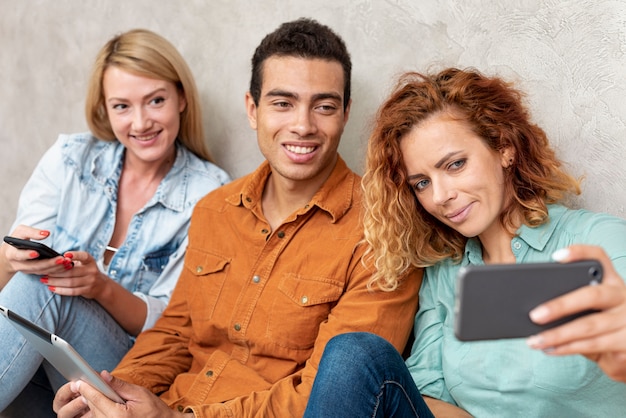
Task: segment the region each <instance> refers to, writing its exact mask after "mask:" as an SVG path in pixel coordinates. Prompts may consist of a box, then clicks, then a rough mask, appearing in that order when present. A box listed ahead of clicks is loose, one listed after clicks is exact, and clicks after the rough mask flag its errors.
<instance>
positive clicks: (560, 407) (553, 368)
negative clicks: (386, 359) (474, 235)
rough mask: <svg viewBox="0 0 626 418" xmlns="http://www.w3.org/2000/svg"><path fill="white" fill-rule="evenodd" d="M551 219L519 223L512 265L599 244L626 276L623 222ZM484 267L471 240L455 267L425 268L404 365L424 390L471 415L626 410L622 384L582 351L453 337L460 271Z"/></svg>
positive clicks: (556, 213)
mask: <svg viewBox="0 0 626 418" xmlns="http://www.w3.org/2000/svg"><path fill="white" fill-rule="evenodd" d="M549 214H550V222H549V223H547V224H545V225H542V226H540V227H538V228H529V227H527V226H522V227H521V228H520V229H519V231H518V235H517V236H516V237H514V238H513V239H512V240H511V249H512V250H513V254H514V255H515V257H516V259H517V262H518V263H530V262H546V261H551V258H550V256H551V254H552V253H553V252H554V251H556V250H558V249H560V248H563V247H566V246H568V245H571V244H575V243H585V244H592V245H599V246H602V247H603V248H604V250H605V251H606V252H607V253H608V255H609V257H611V259H612V260H613V265H614V266H615V268H616V270H617V272H618V273H619V274H620V276H621V277H622V278H626V220H625V219H621V218H617V217H614V216H610V215H607V214H598V213H592V212H589V211H585V210H571V209H567V208H565V207H563V206H558V205H552V206H550V207H549ZM468 264H484V263H483V260H482V252H481V246H480V243H479V242H478V240H477V239H471V240H469V241H468V243H467V245H466V248H465V255H464V257H463V260H462V261H461V263H460V264H456V265H455V264H452V263H451V262H450V261H444V262H441V263H439V264H437V265H435V266H433V267H430V268H427V269H426V271H425V274H424V280H423V283H422V287H421V290H420V308H419V311H418V312H417V315H416V317H415V335H416V340H415V344H414V345H413V349H412V351H411V356H410V357H409V358H408V359H407V361H406V364H407V366H408V367H409V370H410V372H411V375H412V376H413V379H414V380H415V382H416V384H417V387H418V388H419V390H420V392H421V393H422V394H423V395H427V396H431V397H433V398H437V399H441V400H443V401H446V402H449V403H451V404H454V405H458V406H459V407H461V408H463V409H464V410H466V411H468V412H469V413H470V414H472V415H473V416H475V417H480V418H482V417H514V416H524V417H535V418H536V417H568V418H571V417H617V416H624V414H626V384H624V383H618V382H615V381H612V380H610V379H609V378H608V377H607V376H606V375H605V374H604V373H603V372H602V370H601V369H599V368H598V367H597V365H596V364H595V363H594V362H592V361H590V360H588V359H586V358H585V357H583V356H580V355H574V356H560V357H557V356H549V355H546V354H544V353H543V352H542V351H539V350H533V349H530V348H528V347H527V346H526V343H525V340H524V339H508V340H495V341H480V342H461V341H459V340H457V339H456V338H455V336H454V324H453V320H454V318H453V312H454V290H455V289H454V288H455V282H456V274H457V271H458V270H459V268H460V267H461V266H463V265H468Z"/></svg>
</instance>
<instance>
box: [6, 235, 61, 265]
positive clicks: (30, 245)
mask: <svg viewBox="0 0 626 418" xmlns="http://www.w3.org/2000/svg"><path fill="white" fill-rule="evenodd" d="M4 242H6V243H7V244H10V245H12V246H14V247H15V248H17V249H20V250H35V251H37V252H38V253H39V257H37V258H36V259H40V258H54V257H57V256H60V255H61V254H59V253H58V252H56V251H54V250H53V249H52V248H50V247H48V246H47V245H45V244H42V243H41V242H37V241H30V240H27V239H21V238H15V237H10V236H8V235H7V236H5V237H4ZM36 259H35V260H36Z"/></svg>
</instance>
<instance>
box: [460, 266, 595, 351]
mask: <svg viewBox="0 0 626 418" xmlns="http://www.w3.org/2000/svg"><path fill="white" fill-rule="evenodd" d="M601 280H602V266H601V265H600V263H599V262H598V261H596V260H585V261H577V262H573V263H526V264H497V265H495V264H491V265H481V266H472V265H470V266H465V267H462V268H461V270H460V271H459V274H458V276H457V287H456V295H455V308H454V309H455V318H454V332H455V335H456V337H457V338H458V339H459V340H461V341H475V340H491V339H500V338H522V337H524V338H525V337H529V336H531V335H534V334H536V333H538V332H540V331H543V330H545V329H548V328H553V327H555V326H557V325H560V324H563V323H565V322H568V321H571V320H572V319H575V318H578V317H580V316H582V315H585V314H588V313H591V312H592V311H584V312H579V313H577V314H574V315H571V316H568V317H566V318H562V319H559V320H557V321H554V322H550V323H548V324H544V325H539V324H535V323H534V322H532V321H531V319H530V317H529V316H528V314H529V312H530V311H531V310H532V309H533V308H535V307H537V306H538V305H540V304H541V303H544V302H547V301H548V300H550V299H553V298H555V297H557V296H561V295H563V294H565V293H568V292H571V291H572V290H575V289H577V288H579V287H581V286H590V285H591V286H592V285H596V284H598V283H600V281H601Z"/></svg>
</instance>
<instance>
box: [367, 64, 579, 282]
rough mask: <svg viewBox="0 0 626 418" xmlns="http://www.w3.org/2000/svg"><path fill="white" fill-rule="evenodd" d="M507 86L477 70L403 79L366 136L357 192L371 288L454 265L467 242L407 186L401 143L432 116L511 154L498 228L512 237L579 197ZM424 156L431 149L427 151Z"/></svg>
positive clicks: (540, 132) (573, 181) (409, 75)
mask: <svg viewBox="0 0 626 418" xmlns="http://www.w3.org/2000/svg"><path fill="white" fill-rule="evenodd" d="M522 98H523V95H522V93H521V92H520V91H518V90H516V89H514V88H513V87H512V85H511V84H509V83H507V82H505V81H503V80H501V79H499V78H496V77H486V76H484V75H482V74H480V73H479V72H478V71H475V70H472V69H468V70H459V69H456V68H448V69H445V70H443V71H441V72H439V73H435V74H429V75H424V74H419V73H413V72H409V73H405V74H404V75H403V76H401V77H400V80H399V82H398V84H397V85H396V87H395V89H394V91H393V92H392V93H391V95H390V96H389V98H388V99H387V100H386V101H385V102H384V103H383V104H382V106H381V107H380V109H379V110H378V113H377V115H376V119H375V122H374V128H373V131H372V133H371V135H370V138H369V142H368V149H367V156H366V168H365V173H364V175H363V181H362V186H363V190H364V201H365V219H364V225H365V239H366V241H367V242H368V244H369V249H368V254H367V259H366V260H367V261H369V262H372V263H373V265H374V266H375V268H376V273H375V274H374V275H373V277H372V279H371V282H370V285H372V284H374V283H376V284H378V286H379V287H381V288H383V289H387V290H393V289H395V288H396V287H397V286H398V283H399V280H400V279H401V277H402V276H403V274H405V273H406V272H407V271H408V269H410V268H413V267H427V266H431V265H433V264H435V263H437V262H439V261H441V260H443V259H446V258H452V259H453V260H455V261H459V260H460V259H461V258H462V256H463V251H464V249H465V244H466V242H467V238H466V237H464V236H463V235H461V234H460V233H458V232H457V231H455V230H454V229H452V228H450V227H448V226H446V225H444V224H443V223H441V222H440V221H438V220H437V219H435V218H434V217H433V216H431V215H430V214H429V213H428V212H427V211H426V210H425V209H424V208H423V207H422V206H421V205H420V204H419V202H418V200H417V198H416V197H415V194H414V193H413V190H412V189H411V187H410V185H409V184H408V183H407V170H406V167H405V165H404V162H403V158H402V153H401V151H400V141H401V140H402V138H403V137H404V136H405V135H406V134H407V133H408V132H409V131H410V130H411V129H412V128H413V127H414V126H417V125H419V124H420V123H421V122H422V121H424V120H425V119H427V118H429V117H430V116H432V115H434V114H437V113H440V112H448V114H450V115H453V116H454V117H455V118H457V119H460V120H464V121H466V122H467V123H468V124H469V126H471V127H472V129H473V130H474V132H475V133H476V134H477V135H478V136H479V137H480V138H481V139H482V140H483V141H484V142H485V144H486V145H487V146H488V147H489V148H490V149H492V150H494V151H500V150H502V149H505V148H507V147H512V149H513V150H514V154H513V155H514V156H515V158H514V160H513V161H512V164H511V166H510V167H509V168H508V169H507V170H506V171H505V185H504V187H505V194H506V195H507V196H509V197H511V199H510V203H509V204H508V206H506V207H505V208H504V209H503V211H502V213H501V215H500V222H501V223H502V225H503V226H504V227H505V228H506V229H507V230H509V231H511V232H512V233H515V230H516V228H518V227H519V225H518V223H519V219H521V220H522V222H523V223H524V224H526V225H528V226H530V227H535V226H538V225H541V224H543V223H545V222H547V221H548V209H547V204H550V203H557V202H562V201H563V200H564V199H565V198H566V197H569V196H570V195H572V194H580V186H579V182H578V180H576V179H574V178H573V177H571V176H570V175H569V174H567V173H566V172H565V171H564V170H563V169H562V167H561V165H562V164H561V162H560V161H559V160H558V159H557V157H556V155H555V152H554V150H553V149H552V148H551V147H550V144H549V142H548V139H547V137H546V134H545V132H544V131H543V130H542V129H541V128H540V127H538V126H537V125H535V124H533V123H532V122H531V120H530V115H529V113H528V111H527V109H526V107H525V106H524V104H523V102H522ZM424 152H428V150H424Z"/></svg>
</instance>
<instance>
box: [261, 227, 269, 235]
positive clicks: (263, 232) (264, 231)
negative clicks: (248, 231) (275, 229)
mask: <svg viewBox="0 0 626 418" xmlns="http://www.w3.org/2000/svg"><path fill="white" fill-rule="evenodd" d="M268 232H270V231H269V230H267V229H265V228H263V229H261V233H262V234H267V233H268Z"/></svg>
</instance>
